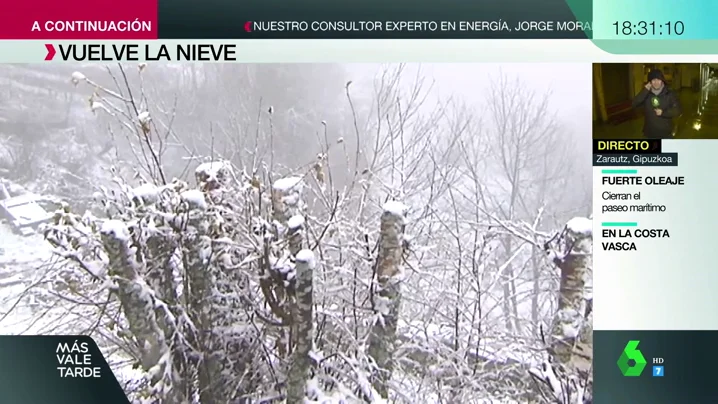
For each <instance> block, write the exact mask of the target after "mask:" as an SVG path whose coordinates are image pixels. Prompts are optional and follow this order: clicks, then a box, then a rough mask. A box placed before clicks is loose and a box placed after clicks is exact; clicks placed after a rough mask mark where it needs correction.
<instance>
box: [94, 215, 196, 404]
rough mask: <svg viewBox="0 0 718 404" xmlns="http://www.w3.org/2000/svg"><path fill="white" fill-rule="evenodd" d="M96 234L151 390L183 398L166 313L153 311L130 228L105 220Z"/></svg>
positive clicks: (153, 303) (172, 398)
mask: <svg viewBox="0 0 718 404" xmlns="http://www.w3.org/2000/svg"><path fill="white" fill-rule="evenodd" d="M100 234H101V238H102V243H103V246H104V248H105V251H106V252H107V256H108V260H109V270H108V274H109V275H110V276H113V277H114V278H115V281H116V282H117V294H118V296H119V300H120V304H121V306H122V311H123V313H124V315H125V318H126V319H127V323H128V325H129V328H130V330H131V331H132V334H133V336H134V337H135V339H136V340H137V342H138V345H139V348H140V352H141V355H142V356H141V364H142V368H143V369H144V370H145V371H148V372H149V373H150V376H151V382H152V385H153V390H154V392H155V393H156V394H158V396H159V397H162V398H166V399H167V400H168V401H169V402H183V401H184V400H183V399H182V397H181V394H182V389H181V388H176V387H178V386H175V385H174V383H173V382H174V380H173V379H174V372H173V370H172V362H171V360H172V354H171V350H170V347H169V342H168V340H167V338H166V336H165V335H166V333H167V334H169V333H171V332H172V331H174V330H171V329H168V328H169V327H168V321H167V320H168V319H167V318H166V316H168V313H162V314H161V316H158V315H157V314H156V310H157V307H158V304H156V303H157V302H156V301H155V297H154V293H153V291H152V290H151V289H150V287H149V285H147V284H146V283H145V281H144V280H143V279H142V277H141V276H140V274H141V273H142V272H143V269H144V267H143V264H142V263H141V262H142V261H143V260H142V259H139V260H138V259H137V256H138V254H140V252H138V251H136V250H135V248H134V247H132V239H131V236H130V231H129V229H128V228H127V226H126V225H125V224H124V223H123V222H121V221H117V220H108V221H106V222H105V223H104V224H103V226H102V228H101V230H100ZM158 317H160V318H158ZM163 322H164V328H165V329H164V330H163Z"/></svg>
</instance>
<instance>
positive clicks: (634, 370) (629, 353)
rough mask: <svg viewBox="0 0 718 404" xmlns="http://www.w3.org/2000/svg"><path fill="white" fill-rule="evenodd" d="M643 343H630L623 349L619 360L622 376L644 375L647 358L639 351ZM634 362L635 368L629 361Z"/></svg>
mask: <svg viewBox="0 0 718 404" xmlns="http://www.w3.org/2000/svg"><path fill="white" fill-rule="evenodd" d="M640 342H641V341H628V344H626V347H625V348H623V353H621V357H620V358H618V362H616V363H617V364H618V368H619V369H621V374H623V375H624V376H632V377H635V376H640V375H641V373H643V369H644V368H645V367H646V363H647V362H646V358H644V357H643V354H642V353H641V351H640V350H639V349H638V344H639V343H640ZM631 360H633V362H634V363H633V366H631V365H630V364H629V361H631Z"/></svg>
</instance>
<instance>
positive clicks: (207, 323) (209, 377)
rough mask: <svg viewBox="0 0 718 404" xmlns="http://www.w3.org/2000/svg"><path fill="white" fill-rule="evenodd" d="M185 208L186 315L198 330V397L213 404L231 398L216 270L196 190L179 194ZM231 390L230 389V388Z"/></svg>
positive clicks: (201, 201)
mask: <svg viewBox="0 0 718 404" xmlns="http://www.w3.org/2000/svg"><path fill="white" fill-rule="evenodd" d="M182 200H183V202H184V203H185V204H186V206H187V208H188V212H187V228H186V229H185V231H184V232H183V234H182V245H183V246H184V248H185V265H186V272H187V285H188V291H187V301H188V306H189V315H190V318H191V319H192V321H193V323H194V325H195V327H197V329H198V334H199V335H198V341H197V344H198V345H199V348H200V351H201V352H202V355H203V356H202V359H201V360H200V363H199V371H198V373H199V375H198V379H199V395H200V401H201V402H203V403H215V402H222V401H225V400H227V398H228V397H231V394H229V392H228V391H226V389H227V388H228V386H230V385H231V379H232V376H233V375H232V373H231V372H228V371H226V369H225V367H226V361H227V357H226V355H227V353H226V352H225V344H224V343H223V341H222V339H221V337H220V336H219V335H217V326H219V324H217V322H218V320H220V319H219V318H218V317H219V315H218V313H217V312H216V310H217V307H216V306H215V305H216V303H217V302H216V301H215V294H216V287H215V286H216V284H217V274H216V271H217V268H216V267H215V266H213V265H212V255H213V251H212V238H211V236H210V234H209V230H210V226H211V223H210V217H211V215H210V214H209V213H208V212H207V209H208V206H207V204H206V201H205V196H204V193H203V192H201V191H197V190H192V191H185V192H183V193H182ZM232 387H234V386H232Z"/></svg>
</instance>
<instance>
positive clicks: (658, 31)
mask: <svg viewBox="0 0 718 404" xmlns="http://www.w3.org/2000/svg"><path fill="white" fill-rule="evenodd" d="M613 27H614V28H615V29H616V35H623V36H681V35H683V32H684V31H685V26H684V24H683V21H668V22H663V23H659V22H656V21H616V22H614V23H613Z"/></svg>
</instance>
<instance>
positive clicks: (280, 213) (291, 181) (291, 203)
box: [272, 177, 304, 224]
mask: <svg viewBox="0 0 718 404" xmlns="http://www.w3.org/2000/svg"><path fill="white" fill-rule="evenodd" d="M303 187H304V183H303V181H302V179H301V178H300V177H286V178H282V179H279V180H277V181H275V182H274V184H273V185H272V209H273V213H274V220H276V221H277V222H278V223H281V224H286V223H287V222H289V219H291V217H292V216H294V215H297V214H299V213H300V209H301V197H302V188H303Z"/></svg>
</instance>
